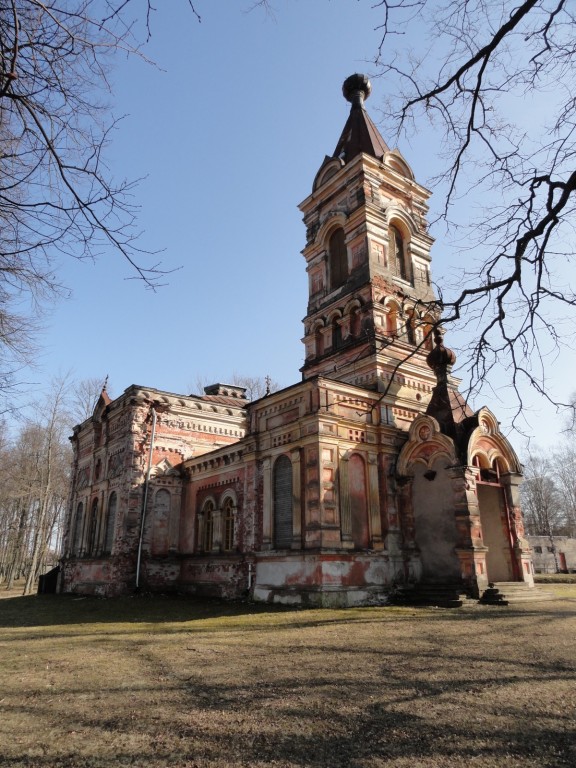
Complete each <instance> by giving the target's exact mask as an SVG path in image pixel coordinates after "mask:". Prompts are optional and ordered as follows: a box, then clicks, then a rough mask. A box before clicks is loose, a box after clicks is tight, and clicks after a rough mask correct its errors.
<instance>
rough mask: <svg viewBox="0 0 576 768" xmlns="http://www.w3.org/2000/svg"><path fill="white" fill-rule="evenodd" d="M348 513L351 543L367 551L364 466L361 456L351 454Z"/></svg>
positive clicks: (366, 494) (367, 535)
mask: <svg viewBox="0 0 576 768" xmlns="http://www.w3.org/2000/svg"><path fill="white" fill-rule="evenodd" d="M348 473H349V488H350V513H351V517H352V541H353V542H354V546H355V547H357V548H358V549H367V548H368V546H369V544H370V533H369V528H368V492H367V486H366V464H365V463H364V459H363V458H362V456H359V455H358V454H357V453H354V454H352V456H351V457H350V461H349V462H348Z"/></svg>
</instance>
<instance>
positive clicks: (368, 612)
mask: <svg viewBox="0 0 576 768" xmlns="http://www.w3.org/2000/svg"><path fill="white" fill-rule="evenodd" d="M575 614H576V603H574V602H570V601H554V602H553V603H552V602H551V603H544V602H543V603H535V604H532V605H531V606H530V607H528V606H522V607H521V608H518V607H516V606H508V607H506V608H504V607H493V606H485V607H478V609H476V610H462V609H434V608H414V607H410V608H406V607H397V606H380V607H364V608H344V609H329V608H327V609H322V608H295V607H293V606H279V605H269V604H263V603H252V602H248V601H246V602H229V601H221V600H214V599H211V600H209V599H198V598H194V597H190V596H181V595H153V596H152V595H135V596H132V597H119V598H108V599H104V598H98V597H87V596H86V597H85V596H74V595H30V596H27V597H13V598H10V599H6V600H2V601H0V627H6V628H8V627H10V628H17V627H50V626H54V627H56V626H71V625H85V624H92V625H102V626H105V625H107V624H135V625H138V624H146V625H148V624H159V625H163V624H182V625H184V624H186V625H188V627H187V629H189V628H190V627H189V624H190V622H209V621H214V620H218V619H227V618H228V619H230V620H231V622H230V625H229V627H228V629H229V630H232V631H233V630H234V629H237V630H239V631H250V630H254V631H266V629H267V628H268V627H267V624H269V628H270V629H274V630H275V629H277V628H278V624H277V623H276V621H275V619H274V617H275V616H276V617H278V619H279V623H280V624H281V625H283V626H284V627H286V628H289V627H291V626H293V627H296V628H304V627H313V626H321V625H322V624H330V625H334V624H338V623H349V622H354V623H362V622H370V623H371V622H374V621H382V622H386V621H392V622H401V621H414V620H415V619H420V620H422V621H426V622H436V621H440V620H441V621H453V622H459V621H475V620H483V619H486V618H488V617H490V619H491V620H493V621H494V622H502V621H504V622H506V621H510V620H513V619H514V618H515V617H516V616H518V615H521V616H523V617H528V616H532V617H534V618H536V617H539V618H543V617H544V616H545V617H546V619H547V620H551V619H553V618H566V617H568V616H570V615H575ZM280 616H282V617H283V618H280ZM172 631H178V630H177V629H173V630H172Z"/></svg>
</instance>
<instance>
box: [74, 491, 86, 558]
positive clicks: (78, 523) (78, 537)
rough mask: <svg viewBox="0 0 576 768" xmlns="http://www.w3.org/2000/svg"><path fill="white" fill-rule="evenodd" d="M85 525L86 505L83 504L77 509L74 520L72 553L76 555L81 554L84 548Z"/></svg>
mask: <svg viewBox="0 0 576 768" xmlns="http://www.w3.org/2000/svg"><path fill="white" fill-rule="evenodd" d="M83 525H84V505H83V504H82V502H80V503H79V504H78V506H77V507H76V518H75V520H74V536H73V539H72V553H73V554H74V555H79V554H80V548H81V547H82V527H83Z"/></svg>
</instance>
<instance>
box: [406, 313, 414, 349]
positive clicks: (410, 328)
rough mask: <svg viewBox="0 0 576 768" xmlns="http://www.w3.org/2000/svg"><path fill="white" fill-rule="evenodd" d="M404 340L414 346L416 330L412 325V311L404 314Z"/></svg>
mask: <svg viewBox="0 0 576 768" xmlns="http://www.w3.org/2000/svg"><path fill="white" fill-rule="evenodd" d="M406 339H407V341H408V344H416V328H415V325H414V312H412V310H409V311H408V312H407V313H406Z"/></svg>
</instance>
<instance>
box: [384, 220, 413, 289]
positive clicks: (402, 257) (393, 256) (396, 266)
mask: <svg viewBox="0 0 576 768" xmlns="http://www.w3.org/2000/svg"><path fill="white" fill-rule="evenodd" d="M388 253H389V258H388V262H389V264H390V269H391V270H392V272H393V273H394V274H395V275H399V276H400V277H401V278H402V279H403V280H408V279H409V276H408V270H407V268H406V251H405V247H404V240H403V238H402V235H401V234H400V230H399V229H397V228H396V227H395V226H393V225H390V227H389V228H388Z"/></svg>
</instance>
